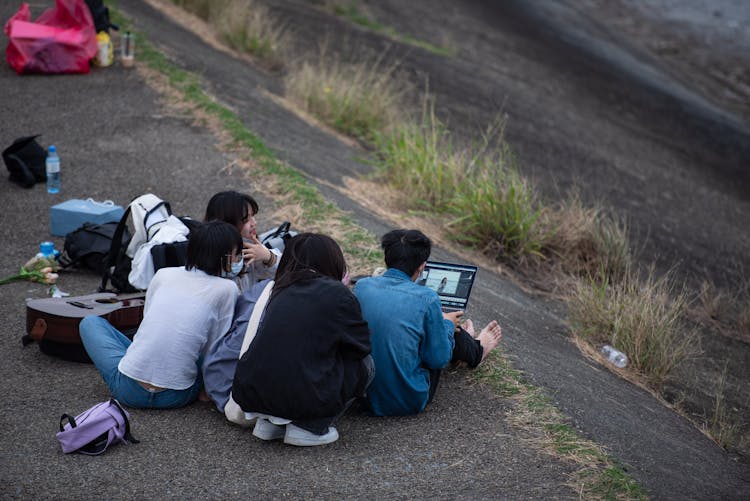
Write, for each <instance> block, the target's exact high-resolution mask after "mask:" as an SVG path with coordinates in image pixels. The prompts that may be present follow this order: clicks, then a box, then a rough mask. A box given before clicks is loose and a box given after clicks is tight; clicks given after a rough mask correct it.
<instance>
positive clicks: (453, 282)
mask: <svg viewBox="0 0 750 501" xmlns="http://www.w3.org/2000/svg"><path fill="white" fill-rule="evenodd" d="M476 276H477V267H476V266H472V265H469V264H453V263H441V262H438V261H427V265H426V266H425V268H424V272H422V275H421V276H420V277H419V278H418V279H417V283H418V284H419V285H424V286H425V287H429V288H430V289H432V290H434V291H435V292H437V293H438V296H439V297H440V306H441V308H442V309H443V311H444V312H446V313H450V312H453V311H459V310H462V311H465V310H466V307H467V305H468V303H469V294H471V287H472V285H474V277H476Z"/></svg>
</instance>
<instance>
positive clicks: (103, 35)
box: [94, 31, 114, 68]
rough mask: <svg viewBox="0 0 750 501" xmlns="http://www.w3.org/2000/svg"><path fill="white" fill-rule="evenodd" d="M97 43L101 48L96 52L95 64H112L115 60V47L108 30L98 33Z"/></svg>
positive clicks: (101, 66) (103, 65) (101, 65)
mask: <svg viewBox="0 0 750 501" xmlns="http://www.w3.org/2000/svg"><path fill="white" fill-rule="evenodd" d="M96 43H97V45H98V47H99V50H98V51H97V52H96V56H94V66H99V67H100V68H103V67H105V66H110V65H111V64H112V61H113V60H114V49H113V47H112V39H110V38H109V34H108V33H107V32H106V31H100V32H99V33H97V34H96Z"/></svg>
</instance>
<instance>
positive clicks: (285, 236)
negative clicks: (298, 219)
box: [258, 221, 297, 252]
mask: <svg viewBox="0 0 750 501" xmlns="http://www.w3.org/2000/svg"><path fill="white" fill-rule="evenodd" d="M290 228H291V223H290V222H289V221H284V222H283V223H281V224H280V225H279V226H278V227H277V228H272V229H270V230H268V231H265V232H263V233H261V234H260V235H258V240H260V243H262V244H263V245H265V246H266V247H267V248H269V249H278V250H280V251H281V252H284V247H286V242H287V241H288V240H289V239H290V238H292V237H293V236H295V235H297V232H296V231H294V230H291V229H290Z"/></svg>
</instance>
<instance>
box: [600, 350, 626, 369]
mask: <svg viewBox="0 0 750 501" xmlns="http://www.w3.org/2000/svg"><path fill="white" fill-rule="evenodd" d="M602 354H603V355H604V356H605V357H607V360H609V361H610V363H611V364H612V365H614V366H615V367H619V368H620V369H622V368H623V367H625V366H626V365H628V356H627V355H626V354H624V353H623V352H621V351H619V350H616V349H615V348H613V347H612V346H610V345H608V344H605V345H604V346H602Z"/></svg>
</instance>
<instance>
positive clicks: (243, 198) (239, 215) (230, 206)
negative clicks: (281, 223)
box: [204, 191, 281, 291]
mask: <svg viewBox="0 0 750 501" xmlns="http://www.w3.org/2000/svg"><path fill="white" fill-rule="evenodd" d="M257 214H258V203H257V202H256V201H255V199H253V197H251V196H250V195H246V194H244V193H238V192H236V191H222V192H219V193H217V194H215V195H214V196H212V197H211V200H209V201H208V206H207V207H206V215H205V217H204V221H224V222H226V223H229V224H231V225H232V226H234V227H235V228H237V231H239V232H240V235H241V236H242V240H243V244H242V259H243V261H244V263H245V266H244V267H243V269H242V272H241V273H240V275H239V276H238V277H237V278H236V279H235V281H236V282H237V286H238V287H239V288H240V291H245V290H248V289H249V288H250V287H252V286H253V285H254V284H255V283H257V282H258V281H259V280H262V279H264V278H273V276H274V274H275V273H276V269H277V268H278V266H279V258H280V257H281V252H280V251H279V250H278V249H269V248H267V247H266V246H265V245H263V244H262V243H260V241H259V240H258V234H257V231H256V229H257V228H256V221H255V216H256V215H257Z"/></svg>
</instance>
